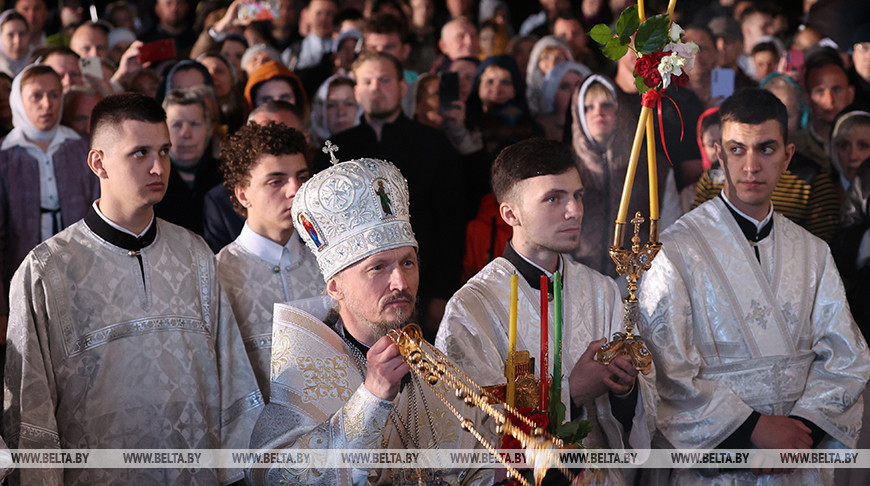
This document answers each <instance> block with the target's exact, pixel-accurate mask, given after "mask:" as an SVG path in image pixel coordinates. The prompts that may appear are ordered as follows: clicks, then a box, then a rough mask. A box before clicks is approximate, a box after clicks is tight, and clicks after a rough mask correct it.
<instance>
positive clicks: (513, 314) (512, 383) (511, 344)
mask: <svg viewBox="0 0 870 486" xmlns="http://www.w3.org/2000/svg"><path fill="white" fill-rule="evenodd" d="M518 284H519V278H518V277H517V276H516V275H511V301H510V318H509V324H508V326H509V327H508V363H507V404H508V405H510V406H511V407H513V406H514V393H515V391H516V386H517V383H516V381H517V380H516V369H515V368H514V355H515V354H516V352H517V285H518Z"/></svg>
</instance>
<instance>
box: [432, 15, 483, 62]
mask: <svg viewBox="0 0 870 486" xmlns="http://www.w3.org/2000/svg"><path fill="white" fill-rule="evenodd" d="M438 49H440V50H441V54H443V55H442V56H441V57H440V58H439V59H438V60H437V61H436V62H437V63H439V64H438V66H437V68H438V69H439V70H440V69H444V70H446V69H447V68H449V67H450V62H451V61H453V60H455V59H459V58H460V57H475V58H476V57H477V55H478V53H479V52H480V37H479V36H478V32H477V28H476V27H475V26H474V24H472V23H471V21H470V20H468V19H466V18H464V17H460V18H458V19H453V20H451V21H449V22H447V23H446V24H444V26H443V27H441V39H439V40H438Z"/></svg>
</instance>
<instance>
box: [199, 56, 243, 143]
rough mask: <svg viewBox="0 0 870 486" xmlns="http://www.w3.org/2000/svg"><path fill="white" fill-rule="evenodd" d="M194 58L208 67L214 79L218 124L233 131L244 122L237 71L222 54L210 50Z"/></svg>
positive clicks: (230, 131)
mask: <svg viewBox="0 0 870 486" xmlns="http://www.w3.org/2000/svg"><path fill="white" fill-rule="evenodd" d="M196 60H197V61H198V62H199V63H200V64H202V65H203V66H205V67H206V69H208V72H209V74H210V75H211V77H212V80H213V81H214V94H215V98H216V99H217V103H218V106H219V107H220V124H221V125H226V126H227V129H228V132H229V133H234V132H235V131H236V130H238V129H239V128H240V127H241V126H242V125H244V123H245V99H244V97H243V96H242V90H241V87H240V86H239V83H238V73H236V69H235V68H234V67H233V65H232V63H230V61H229V60H228V59H227V58H226V57H224V55H223V54H221V53H219V52H216V51H210V52H206V53H204V54H202V55H200V56H199V57H197V58H196Z"/></svg>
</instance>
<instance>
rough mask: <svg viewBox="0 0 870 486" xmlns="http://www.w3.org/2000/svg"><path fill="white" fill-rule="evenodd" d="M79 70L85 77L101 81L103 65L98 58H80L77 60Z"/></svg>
mask: <svg viewBox="0 0 870 486" xmlns="http://www.w3.org/2000/svg"><path fill="white" fill-rule="evenodd" d="M79 69H81V71H82V75H83V76H85V77H88V76H90V77H92V78H94V79H95V80H98V81H102V80H103V64H102V62H101V61H100V58H99V57H82V58H79Z"/></svg>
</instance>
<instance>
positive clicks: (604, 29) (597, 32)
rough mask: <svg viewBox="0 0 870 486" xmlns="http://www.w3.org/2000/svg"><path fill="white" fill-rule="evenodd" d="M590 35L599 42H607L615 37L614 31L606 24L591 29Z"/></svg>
mask: <svg viewBox="0 0 870 486" xmlns="http://www.w3.org/2000/svg"><path fill="white" fill-rule="evenodd" d="M589 37H591V38H592V40H594V41H595V42H597V43H599V44H602V45H604V44H607V43H608V42H610V39H613V32H612V31H611V30H610V27H608V26H607V25H606V24H598V25H596V26H595V27H592V30H590V31H589Z"/></svg>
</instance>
